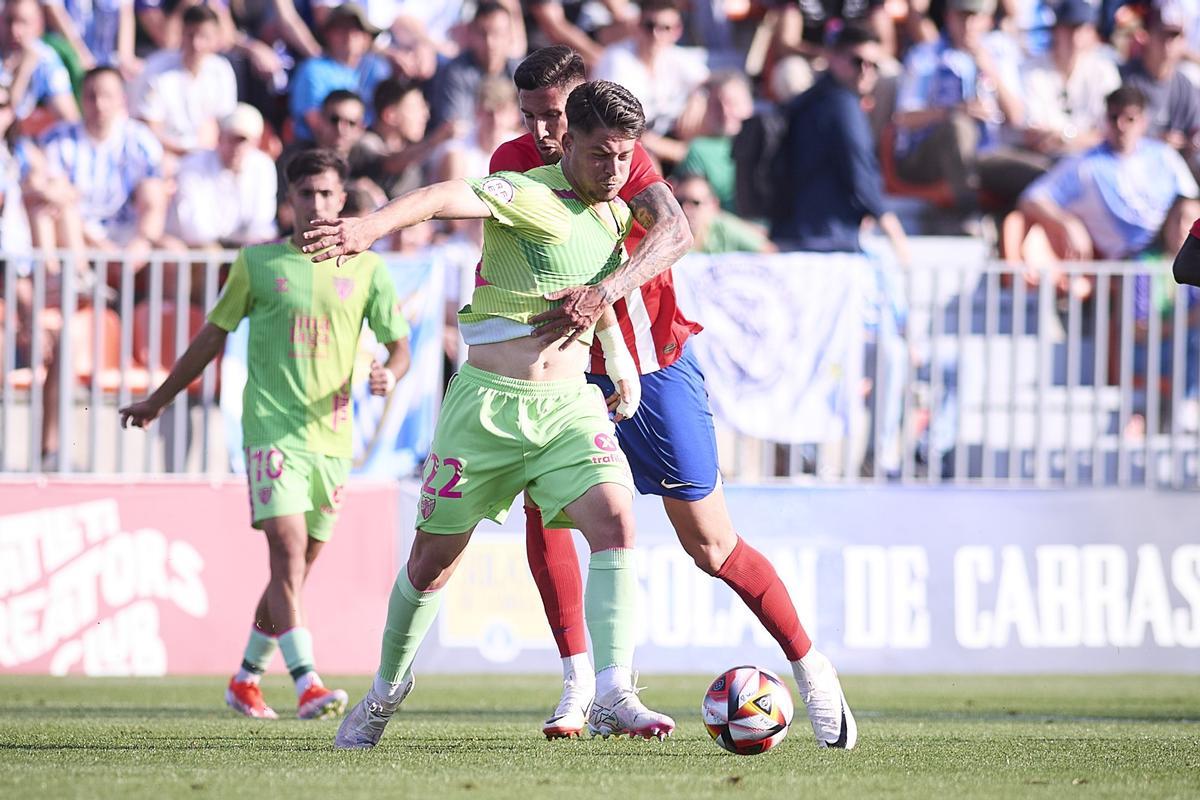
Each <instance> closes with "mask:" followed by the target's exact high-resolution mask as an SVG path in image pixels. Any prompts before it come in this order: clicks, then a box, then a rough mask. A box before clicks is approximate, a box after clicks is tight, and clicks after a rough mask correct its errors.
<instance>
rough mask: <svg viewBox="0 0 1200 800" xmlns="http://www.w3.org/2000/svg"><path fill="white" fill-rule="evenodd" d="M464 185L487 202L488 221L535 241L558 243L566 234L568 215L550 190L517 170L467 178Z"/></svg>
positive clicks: (568, 222)
mask: <svg viewBox="0 0 1200 800" xmlns="http://www.w3.org/2000/svg"><path fill="white" fill-rule="evenodd" d="M467 185H468V186H470V187H471V189H472V190H474V192H475V194H476V195H477V196H478V197H479V199H480V200H482V201H483V202H484V203H486V204H487V207H488V208H489V209H490V210H491V212H492V217H491V220H490V221H491V222H492V223H493V224H499V225H503V226H505V227H507V228H511V229H512V230H513V232H515V233H516V234H517V235H518V236H520V237H521V238H523V239H528V240H530V241H532V242H536V243H538V244H562V243H563V242H565V241H566V239H567V237H568V236H569V235H570V229H571V214H570V212H569V211H568V210H567V208H566V206H565V205H564V204H563V203H562V201H561V200H559V199H558V198H557V197H555V196H554V190H552V189H551V188H550V187H549V186H546V185H545V184H543V183H538V182H537V181H534V180H531V179H529V178H528V177H526V176H525V175H522V174H521V173H519V172H497V173H495V174H492V175H488V176H487V177H486V178H468V179H467Z"/></svg>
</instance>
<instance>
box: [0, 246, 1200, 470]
mask: <svg viewBox="0 0 1200 800" xmlns="http://www.w3.org/2000/svg"><path fill="white" fill-rule="evenodd" d="M233 256H234V253H232V252H226V251H213V252H192V253H189V254H188V255H187V256H186V259H184V258H183V257H181V256H180V255H179V254H175V253H154V254H152V255H151V256H150V257H149V258H148V260H146V262H145V264H144V265H143V264H138V263H134V261H133V260H132V259H131V258H130V257H129V256H128V255H127V254H120V255H117V256H114V255H113V254H107V253H91V254H88V260H89V262H90V263H91V265H92V272H93V274H95V275H97V276H98V277H97V279H95V280H91V281H86V282H81V280H80V278H79V276H77V275H76V274H75V272H74V271H73V270H71V269H66V268H64V269H62V270H61V271H60V272H59V275H58V276H55V275H54V274H52V271H51V270H48V269H46V268H45V264H44V262H42V261H41V260H40V259H39V258H38V257H36V256H30V255H18V256H9V257H5V258H4V271H3V281H2V284H0V285H2V287H3V301H2V302H3V309H4V314H3V323H2V324H0V363H2V364H3V371H4V381H3V385H2V386H0V454H2V455H0V459H2V461H0V472H15V473H29V472H32V473H40V472H44V471H57V472H64V473H72V472H84V473H105V474H112V473H118V474H148V473H149V474H156V473H164V472H172V473H192V474H205V475H220V474H224V473H225V472H226V471H227V470H228V468H229V467H228V459H227V458H225V454H224V452H223V449H224V448H223V438H222V430H221V428H222V424H221V418H220V412H219V405H218V393H217V382H218V370H217V367H216V365H215V364H214V365H210V366H209V368H208V369H207V370H206V371H205V373H204V375H203V377H202V379H201V380H200V382H199V385H198V386H196V387H194V388H193V389H192V390H191V391H189V392H188V393H181V395H180V396H179V397H177V398H176V399H175V401H174V403H173V404H172V406H171V408H170V413H168V414H166V415H164V419H163V420H160V422H159V423H157V425H156V427H157V433H156V434H155V435H148V436H145V437H142V438H141V439H140V440H139V439H135V438H133V437H131V436H129V435H122V434H121V432H120V430H119V425H118V417H117V413H116V409H117V408H118V407H120V406H122V405H124V404H126V403H128V402H130V401H132V400H135V399H138V398H140V397H143V396H145V394H146V393H147V391H148V390H150V389H152V388H153V387H154V386H156V385H157V384H158V383H159V382H160V381H161V380H162V378H163V377H164V376H165V374H166V370H167V368H169V366H170V361H171V360H173V358H174V357H177V356H178V355H179V354H182V353H183V352H184V350H185V349H186V347H187V344H188V342H189V340H190V338H191V335H192V334H193V333H194V327H195V326H196V324H197V322H196V319H197V316H198V315H200V320H201V321H202V313H203V311H204V310H207V309H209V308H211V307H212V305H213V304H214V303H215V300H216V297H217V294H218V291H219V284H220V280H221V276H222V268H223V267H224V266H225V265H227V264H229V263H231V261H232V258H233ZM743 257H744V256H743ZM796 257H797V258H803V254H797V256H796ZM57 262H58V263H60V264H64V265H66V264H70V263H71V260H70V255H69V254H65V253H62V254H59V255H58V258H57ZM106 274H107V275H108V276H109V278H110V280H109V281H108V282H106V281H105V280H104V277H105V275H106ZM109 284H111V288H110V285H109ZM898 285H899V286H902V287H903V288H902V290H900V291H902V293H903V295H904V297H903V298H898V299H900V300H902V301H903V305H904V306H905V307H906V309H907V311H906V314H905V315H904V318H903V319H900V320H897V322H896V324H895V325H885V326H875V327H874V328H873V330H872V331H871V332H870V333H869V334H868V336H867V338H866V347H865V352H864V354H863V363H864V373H863V378H864V380H863V382H862V392H861V398H860V400H861V401H860V402H857V403H856V404H855V407H854V410H853V413H852V414H851V419H850V424H849V426H848V430H849V433H848V434H847V435H845V436H842V437H840V438H838V439H837V440H835V441H823V442H813V443H806V442H772V441H766V440H762V439H751V438H749V437H746V436H742V435H739V434H737V433H736V425H733V424H730V422H731V421H729V420H718V428H719V432H720V433H719V441H720V444H721V448H722V467H723V470H724V471H725V475H726V478H727V479H730V480H801V481H806V480H816V481H835V482H840V481H851V482H858V481H868V482H899V483H922V484H924V483H928V484H942V483H951V484H960V483H964V482H970V483H975V484H984V485H995V486H1014V485H1020V486H1046V487H1049V486H1084V485H1091V486H1101V485H1103V486H1113V485H1116V486H1165V487H1191V486H1195V485H1197V483H1198V482H1200V391H1198V384H1200V380H1198V377H1200V300H1198V298H1200V295H1197V294H1196V293H1195V292H1194V291H1193V290H1191V289H1189V288H1187V287H1179V286H1176V285H1175V284H1174V282H1173V281H1172V280H1171V277H1170V273H1169V262H1168V261H1148V262H1136V263H1135V262H1099V263H1086V264H1067V265H1062V266H1061V268H1060V269H1059V270H1058V271H1056V272H1053V273H1051V272H1048V271H1045V270H1041V271H1038V270H1029V269H1026V268H1025V267H1022V266H1014V265H1011V264H1006V263H1001V262H996V261H988V260H986V259H982V258H973V257H964V258H962V259H946V258H936V259H933V258H931V259H920V258H918V261H917V263H915V264H914V265H913V266H912V267H910V268H908V269H907V270H905V271H904V272H903V273H902V275H901V276H900V280H899V281H898ZM705 335H708V334H705ZM780 346H795V343H780ZM166 356H170V358H167V357H166ZM711 378H712V376H711V375H710V380H711ZM60 388H61V391H60V390H59V389H60ZM55 423H56V424H55ZM55 430H56V431H57V440H56V437H55Z"/></svg>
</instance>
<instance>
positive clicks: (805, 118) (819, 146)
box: [771, 25, 908, 262]
mask: <svg viewBox="0 0 1200 800" xmlns="http://www.w3.org/2000/svg"><path fill="white" fill-rule="evenodd" d="M883 57H884V51H883V47H882V45H881V44H880V41H879V38H878V37H877V36H876V35H875V33H874V32H873V31H871V30H870V29H868V28H866V27H864V26H861V25H847V26H846V27H845V28H843V29H842V30H841V31H839V32H838V34H837V36H836V38H835V39H834V40H833V42H832V44H831V46H830V48H829V52H828V54H827V59H828V62H829V69H828V71H827V72H826V73H825V74H824V75H823V76H821V78H820V79H819V80H818V81H817V82H816V83H815V84H814V85H813V87H812V88H811V89H809V90H808V91H807V92H805V93H804V94H802V95H800V96H799V97H797V98H796V99H795V100H793V101H792V102H791V104H790V105H789V106H788V107H787V108H786V110H785V119H786V123H785V124H786V126H787V129H786V133H785V134H784V139H783V143H782V145H781V146H780V151H779V162H780V163H779V172H778V175H779V186H781V187H782V190H781V191H780V193H779V204H778V210H777V213H776V214H775V216H774V218H773V219H772V225H771V238H772V239H773V240H774V241H775V242H776V243H777V244H779V245H780V246H781V247H783V248H784V249H791V250H810V251H817V252H838V251H844V252H861V251H862V245H861V243H860V239H859V232H860V230H861V229H862V224H863V220H864V219H867V218H872V219H875V220H878V221H879V224H880V226H881V227H882V228H883V230H884V232H885V233H886V234H887V235H888V237H889V239H890V240H891V242H892V246H893V247H894V248H895V250H896V252H897V255H898V257H899V259H900V260H901V262H904V261H907V253H908V244H907V239H906V237H905V235H904V228H903V227H902V226H901V225H900V221H899V220H898V219H897V218H896V216H895V215H894V214H892V213H890V212H888V211H887V210H886V208H885V206H884V199H883V179H882V176H881V173H880V171H879V163H878V161H877V160H876V158H875V144H874V140H873V139H872V137H871V126H870V122H869V121H868V120H867V115H866V113H865V112H864V111H863V109H862V98H863V97H864V96H865V95H868V94H870V93H871V91H872V90H873V89H874V88H875V83H876V81H877V79H878V77H879V76H878V65H879V61H880V59H881V58H883Z"/></svg>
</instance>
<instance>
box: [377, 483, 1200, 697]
mask: <svg viewBox="0 0 1200 800" xmlns="http://www.w3.org/2000/svg"><path fill="white" fill-rule="evenodd" d="M726 495H727V498H728V501H729V506H730V510H731V512H732V515H733V519H734V521H735V523H736V525H737V526H738V530H739V531H741V532H742V533H743V534H744V535H745V536H746V538H747V540H748V541H750V543H751V544H753V545H754V546H755V547H757V548H758V549H759V550H761V551H762V552H763V553H764V554H766V555H767V557H768V558H770V559H771V561H772V562H773V563H774V565H775V568H776V570H778V572H779V574H780V575H781V576H782V577H783V580H784V581H785V583H786V584H787V585H788V588H789V591H790V592H791V595H792V598H793V600H794V602H795V603H796V606H797V608H798V610H799V613H800V618H801V621H802V622H803V623H804V625H805V627H806V628H807V630H808V632H809V634H810V635H811V636H812V638H813V640H814V641H815V642H816V643H817V644H818V646H819V647H820V648H821V649H822V650H824V651H825V652H826V653H828V654H829V655H830V656H831V657H832V658H833V659H834V661H835V663H836V664H837V665H838V668H839V669H840V670H843V671H849V672H858V673H896V672H1004V673H1012V672H1145V671H1149V672H1153V671H1164V672H1166V671H1173V672H1181V671H1183V672H1200V535H1198V534H1197V533H1196V529H1195V526H1194V525H1192V524H1190V523H1187V522H1184V521H1186V520H1188V519H1190V517H1191V516H1192V515H1191V510H1192V507H1193V506H1194V504H1195V503H1196V500H1195V498H1193V497H1192V496H1190V495H1187V494H1176V493H1158V494H1156V493H1153V492H1146V491H1141V490H1139V491H1130V492H1122V491H1103V490H1102V491H1093V490H1088V491H1079V492H1074V491H1057V492H1045V491H1022V490H1013V491H997V490H975V489H966V488H956V489H953V490H942V489H933V488H931V489H923V488H904V489H899V488H895V489H893V488H887V487H862V488H838V489H811V488H797V487H779V488H773V487H772V488H763V487H758V488H753V487H737V486H731V487H727V489H726ZM412 497H413V505H415V494H414V495H413V496H412ZM411 507H412V505H408V504H406V502H405V501H402V509H404V508H411ZM636 508H637V519H638V526H639V528H638V542H639V544H638V550H639V554H638V586H639V601H640V603H641V609H642V610H641V613H640V614H639V629H638V634H637V642H638V650H637V657H636V662H637V663H636V666H637V668H638V669H640V670H642V671H644V672H693V671H701V672H716V671H719V670H721V669H725V668H728V667H729V666H731V665H733V664H735V663H744V662H749V663H755V664H760V665H763V666H768V667H775V668H786V663H785V662H784V659H783V656H782V654H781V653H780V651H779V649H778V647H776V645H775V643H774V642H773V641H772V640H771V639H770V637H769V636H768V635H767V633H766V632H765V631H764V630H763V629H762V627H761V626H760V625H759V623H758V621H757V620H756V619H755V618H754V617H753V616H752V615H751V614H750V612H749V611H747V610H746V608H745V606H744V605H743V604H742V603H741V602H740V601H739V600H738V598H737V597H736V596H735V595H734V594H733V592H732V591H730V590H729V589H728V588H727V587H726V586H725V585H724V584H723V583H721V582H720V581H718V580H716V579H714V578H710V577H709V576H707V575H705V574H704V573H702V572H700V570H698V569H697V568H696V567H695V566H694V565H693V564H692V563H691V560H690V559H689V558H688V557H687V555H686V554H685V553H684V552H683V550H682V548H681V547H680V546H679V544H678V542H677V541H676V538H675V535H674V533H673V531H672V530H671V528H670V526H669V523H668V522H667V520H666V517H665V515H664V514H663V513H662V507H661V503H660V502H658V501H657V500H656V499H654V498H638V501H637V507H636ZM409 523H410V520H404V521H403V522H402V523H401V527H402V529H403V528H404V527H405V526H406V525H407V524H409ZM522 531H523V516H522V512H521V509H520V508H519V507H514V509H513V511H512V513H511V514H510V517H509V520H508V521H507V522H506V523H505V525H504V526H501V527H500V528H497V527H496V526H493V525H491V524H489V523H485V524H483V525H481V526H480V528H479V529H478V530H477V531H476V534H475V536H474V539H473V541H472V542H471V546H470V547H469V548H468V551H467V556H466V558H465V561H464V563H463V564H462V566H461V567H460V569H459V572H458V574H456V576H455V577H454V579H453V580H452V581H451V584H450V586H449V588H448V590H447V592H448V594H447V596H446V599H445V604H444V605H443V607H442V612H441V616H440V618H439V620H438V622H437V624H436V625H435V627H434V630H433V632H432V633H431V634H430V638H429V640H428V641H427V643H426V646H425V648H424V650H423V652H422V653H421V655H420V657H419V659H420V660H419V662H418V666H419V667H420V668H423V669H436V670H442V671H461V672H479V671H491V670H505V671H550V672H552V671H556V670H557V669H558V663H559V662H558V654H557V653H556V652H555V650H554V643H553V640H552V639H551V637H550V632H549V628H548V626H547V624H546V621H545V618H544V616H543V615H542V610H541V603H540V599H539V596H538V593H537V590H536V589H535V587H534V584H533V581H532V579H531V578H530V576H529V569H528V566H527V565H526V561H525V545H524V533H523V532H522ZM577 547H578V549H579V550H580V554H581V561H582V563H584V564H586V557H585V551H584V546H583V542H582V537H579V536H578V535H577Z"/></svg>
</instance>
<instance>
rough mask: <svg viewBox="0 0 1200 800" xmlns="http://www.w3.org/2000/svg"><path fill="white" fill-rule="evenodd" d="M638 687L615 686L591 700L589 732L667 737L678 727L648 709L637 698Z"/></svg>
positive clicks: (605, 734)
mask: <svg viewBox="0 0 1200 800" xmlns="http://www.w3.org/2000/svg"><path fill="white" fill-rule="evenodd" d="M638 691H640V690H638V689H614V690H612V691H610V692H609V693H608V694H607V695H605V696H604V697H597V698H596V699H595V700H594V701H592V707H591V709H590V710H589V711H588V732H589V733H590V734H591V735H592V736H597V735H599V736H603V737H604V738H605V739H607V738H608V737H609V736H621V735H623V734H624V735H627V736H630V737H634V736H641V737H643V738H645V739H651V738H654V737H658V738H659V739H665V738H666V737H668V736H670V735H671V733H672V731H674V730H675V720H673V719H671V718H670V717H668V716H667V715H666V714H659V713H658V712H657V711H651V710H650V709H648V708H646V706H645V704H644V703H642V701H641V699H640V698H638V695H637V693H638Z"/></svg>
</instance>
